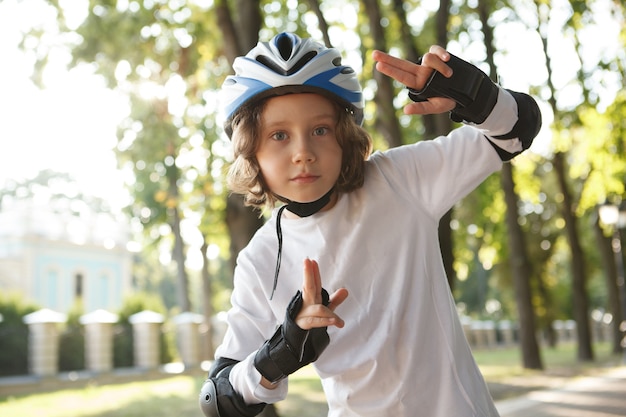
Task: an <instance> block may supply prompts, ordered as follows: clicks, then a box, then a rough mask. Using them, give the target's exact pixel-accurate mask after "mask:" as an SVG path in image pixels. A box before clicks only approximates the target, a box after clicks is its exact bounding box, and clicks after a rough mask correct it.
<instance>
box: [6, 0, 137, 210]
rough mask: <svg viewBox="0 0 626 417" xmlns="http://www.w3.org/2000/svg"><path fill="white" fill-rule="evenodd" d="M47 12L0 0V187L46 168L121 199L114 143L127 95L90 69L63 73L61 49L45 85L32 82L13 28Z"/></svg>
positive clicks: (86, 188) (39, 19)
mask: <svg viewBox="0 0 626 417" xmlns="http://www.w3.org/2000/svg"><path fill="white" fill-rule="evenodd" d="M33 3H34V4H33ZM38 4H39V5H38ZM46 10H47V8H46V7H41V4H40V3H39V1H38V0H28V1H23V2H19V1H16V0H2V1H0V40H1V41H0V57H2V58H1V61H2V65H1V66H0V187H2V185H3V184H5V183H6V181H7V180H8V179H15V180H21V179H26V178H32V177H33V176H35V175H36V174H37V173H38V172H39V171H40V170H42V169H52V170H55V171H59V172H68V173H70V174H72V175H73V176H74V177H75V179H76V180H77V181H78V182H79V184H80V185H81V187H82V188H83V191H84V192H87V193H89V194H93V195H96V196H100V197H103V198H106V199H109V200H111V202H112V204H113V205H116V204H122V201H121V199H122V196H121V193H120V191H121V190H122V189H123V179H122V176H121V174H120V173H119V172H118V171H117V169H116V168H117V166H116V161H115V156H114V154H113V151H112V149H113V148H114V146H115V145H116V143H117V138H116V126H117V124H118V123H119V122H120V121H121V120H122V118H123V117H124V116H125V114H126V112H127V110H128V109H127V106H126V104H125V100H124V99H123V97H121V96H119V95H117V94H116V93H114V92H113V91H111V90H108V89H106V88H105V86H104V82H103V81H102V79H101V78H100V77H98V76H96V75H94V74H93V73H92V72H91V71H90V69H89V68H80V69H72V70H69V71H68V70H67V69H66V64H67V61H68V59H69V55H67V54H64V53H61V52H60V51H55V52H53V53H51V54H50V55H49V58H50V65H49V67H48V69H47V70H46V72H45V77H44V81H45V84H46V85H45V87H44V88H43V89H39V88H38V87H36V86H35V85H34V84H33V83H32V81H31V80H30V78H29V75H30V74H31V72H32V71H31V68H32V64H33V59H32V57H29V56H27V55H25V54H24V53H23V52H21V51H20V50H19V48H18V42H19V40H20V37H19V33H20V30H26V29H27V28H28V27H29V25H33V24H41V23H44V22H49V21H50V17H51V16H53V15H50V13H46ZM113 200H115V201H117V203H116V202H115V201H113Z"/></svg>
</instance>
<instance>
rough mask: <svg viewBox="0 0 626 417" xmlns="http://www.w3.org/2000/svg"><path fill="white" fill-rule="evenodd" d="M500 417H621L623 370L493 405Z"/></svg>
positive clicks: (625, 394) (625, 386) (624, 412)
mask: <svg viewBox="0 0 626 417" xmlns="http://www.w3.org/2000/svg"><path fill="white" fill-rule="evenodd" d="M496 407H497V408H498V411H499V412H500V416H501V417H531V416H532V417H618V416H619V417H624V416H626V366H624V367H619V368H614V369H612V370H610V371H607V372H605V373H602V374H599V375H594V376H588V377H581V378H576V379H574V380H572V381H571V382H568V383H566V384H565V385H563V386H562V387H559V388H554V389H548V390H540V391H533V392H529V393H527V394H525V395H522V396H521V397H517V398H512V399H510V400H504V401H498V402H496Z"/></svg>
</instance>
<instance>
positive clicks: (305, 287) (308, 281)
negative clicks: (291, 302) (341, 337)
mask: <svg viewBox="0 0 626 417" xmlns="http://www.w3.org/2000/svg"><path fill="white" fill-rule="evenodd" d="M347 297H348V290H346V289H345V288H340V289H338V290H337V291H335V293H334V294H333V295H331V296H330V302H329V304H328V306H325V305H324V304H322V278H321V276H320V269H319V266H318V264H317V262H316V261H313V260H311V259H308V258H307V259H305V260H304V281H303V284H302V308H301V309H300V312H299V313H298V315H297V316H296V320H295V321H296V324H297V325H298V327H300V328H301V329H304V330H310V329H313V328H317V327H328V326H337V327H339V328H341V327H343V326H344V321H343V320H342V319H341V317H339V316H338V315H337V314H335V309H336V308H337V307H338V306H339V305H340V304H341V303H343V302H344V301H345V299H346V298H347Z"/></svg>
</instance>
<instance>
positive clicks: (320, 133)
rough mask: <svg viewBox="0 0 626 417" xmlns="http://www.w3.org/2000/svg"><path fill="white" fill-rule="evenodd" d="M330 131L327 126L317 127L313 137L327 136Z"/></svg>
mask: <svg viewBox="0 0 626 417" xmlns="http://www.w3.org/2000/svg"><path fill="white" fill-rule="evenodd" d="M329 130H330V129H328V128H327V127H326V126H320V127H316V128H315V129H314V130H313V135H315V136H324V135H325V134H327V133H328V131H329Z"/></svg>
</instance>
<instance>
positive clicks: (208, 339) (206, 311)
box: [200, 241, 215, 360]
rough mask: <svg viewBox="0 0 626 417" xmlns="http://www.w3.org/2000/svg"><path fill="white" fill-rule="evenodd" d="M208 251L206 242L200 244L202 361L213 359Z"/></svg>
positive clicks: (211, 293)
mask: <svg viewBox="0 0 626 417" xmlns="http://www.w3.org/2000/svg"><path fill="white" fill-rule="evenodd" d="M208 249H209V244H208V242H206V241H204V242H202V247H201V248H200V252H201V253H202V271H201V275H202V315H203V316H204V323H205V327H204V332H203V333H202V337H203V339H204V343H203V346H204V351H203V353H204V355H203V356H204V357H203V358H202V359H203V360H211V359H214V353H215V346H214V345H213V326H212V318H213V304H212V303H211V300H212V299H213V290H212V288H211V271H210V270H209V266H210V265H209V258H208V257H207V251H208Z"/></svg>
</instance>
